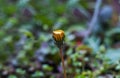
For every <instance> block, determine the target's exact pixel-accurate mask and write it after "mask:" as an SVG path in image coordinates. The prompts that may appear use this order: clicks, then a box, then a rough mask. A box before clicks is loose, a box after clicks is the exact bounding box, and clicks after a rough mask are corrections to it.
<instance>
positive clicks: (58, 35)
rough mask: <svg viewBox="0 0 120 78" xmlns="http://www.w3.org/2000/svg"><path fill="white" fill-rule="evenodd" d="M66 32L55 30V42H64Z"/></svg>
mask: <svg viewBox="0 0 120 78" xmlns="http://www.w3.org/2000/svg"><path fill="white" fill-rule="evenodd" d="M64 36H65V34H64V31H63V30H55V31H53V38H54V40H55V41H60V42H61V41H63V40H64Z"/></svg>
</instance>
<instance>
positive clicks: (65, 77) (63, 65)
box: [60, 47, 67, 78]
mask: <svg viewBox="0 0 120 78" xmlns="http://www.w3.org/2000/svg"><path fill="white" fill-rule="evenodd" d="M60 58H61V60H62V68H63V71H64V78H67V76H66V70H65V64H64V58H63V54H62V47H60Z"/></svg>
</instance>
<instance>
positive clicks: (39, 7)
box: [0, 0, 120, 78]
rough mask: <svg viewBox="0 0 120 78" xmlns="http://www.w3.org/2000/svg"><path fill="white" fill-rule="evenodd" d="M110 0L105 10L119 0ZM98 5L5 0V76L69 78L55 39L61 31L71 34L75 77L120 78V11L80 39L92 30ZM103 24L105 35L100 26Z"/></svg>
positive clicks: (0, 11)
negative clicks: (57, 32)
mask: <svg viewBox="0 0 120 78" xmlns="http://www.w3.org/2000/svg"><path fill="white" fill-rule="evenodd" d="M110 1H111V0H106V1H103V3H102V5H101V7H103V8H104V5H107V4H109V5H110V6H112V7H113V8H115V7H114V6H113V5H114V3H116V1H113V4H112V3H110ZM104 2H105V3H104ZM95 7H96V6H95V0H91V1H87V0H35V1H34V0H0V78H18V77H20V78H63V77H62V76H63V75H62V67H61V60H60V57H59V52H58V51H59V50H58V49H57V47H56V46H55V45H54V42H53V40H52V36H51V34H52V31H53V30H55V29H62V30H64V31H65V34H66V37H65V45H64V55H65V63H66V71H67V75H68V77H69V78H114V77H115V78H119V77H120V74H119V73H120V71H119V70H120V56H119V55H120V49H119V48H120V26H119V25H120V23H119V22H120V21H119V19H120V16H119V14H117V12H119V11H116V13H113V15H114V16H113V18H109V20H107V24H105V23H103V21H100V20H101V19H99V18H98V21H97V25H96V26H94V28H95V29H96V28H97V30H98V31H97V32H96V30H93V31H92V33H91V34H90V36H89V37H88V38H86V39H84V38H83V37H82V36H81V35H80V33H81V32H83V31H85V30H86V29H88V28H89V27H88V22H89V21H90V20H91V18H92V16H93V12H94V8H95ZM108 8H110V7H108ZM118 8H120V7H118ZM107 10H108V9H107ZM105 12H108V11H105ZM103 15H104V12H103ZM109 15H111V14H108V15H107V16H109ZM107 16H105V15H104V16H103V17H104V18H105V19H107ZM114 21H115V22H114ZM113 22H114V24H113ZM116 22H117V24H116ZM108 23H109V24H108ZM102 25H105V26H104V27H103V30H104V31H102V32H101V31H100V29H99V27H97V26H101V27H102ZM107 25H110V26H107ZM94 28H93V29H94ZM94 31H95V32H94ZM82 35H83V34H82Z"/></svg>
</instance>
